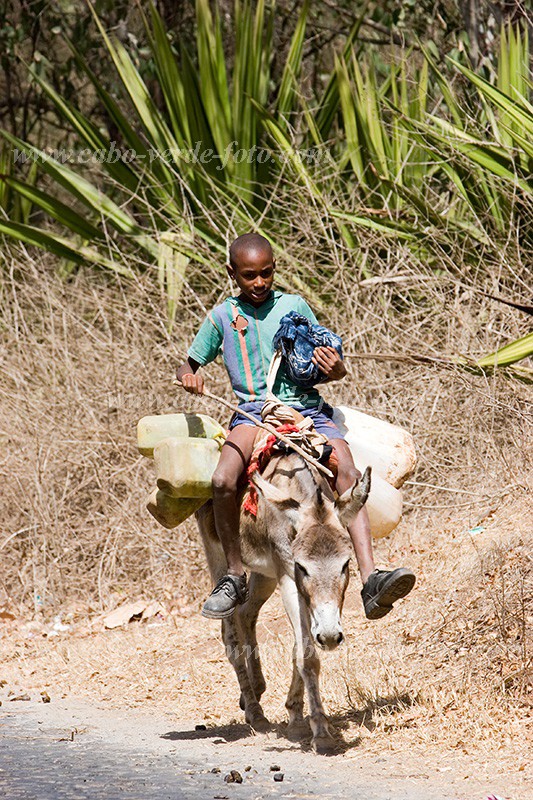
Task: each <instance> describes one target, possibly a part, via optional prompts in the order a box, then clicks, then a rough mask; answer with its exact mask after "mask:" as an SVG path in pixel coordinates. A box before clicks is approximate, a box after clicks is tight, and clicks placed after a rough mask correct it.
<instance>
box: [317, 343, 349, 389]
mask: <svg viewBox="0 0 533 800" xmlns="http://www.w3.org/2000/svg"><path fill="white" fill-rule="evenodd" d="M311 360H312V362H313V364H316V365H317V366H319V367H320V369H321V370H322V372H323V373H324V374H325V375H326V378H325V380H323V381H321V383H330V382H331V381H340V380H341V378H344V376H345V375H346V374H347V373H348V370H347V369H346V366H345V364H344V361H343V360H342V358H341V357H340V355H339V354H338V353H337V351H336V350H335V348H334V347H317V348H315V351H314V353H313V358H312V359H311Z"/></svg>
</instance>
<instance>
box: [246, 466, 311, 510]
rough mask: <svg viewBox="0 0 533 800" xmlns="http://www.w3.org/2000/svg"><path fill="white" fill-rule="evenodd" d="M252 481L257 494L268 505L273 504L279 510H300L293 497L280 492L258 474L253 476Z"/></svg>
mask: <svg viewBox="0 0 533 800" xmlns="http://www.w3.org/2000/svg"><path fill="white" fill-rule="evenodd" d="M252 481H253V483H254V485H255V488H256V489H257V491H258V492H259V494H262V495H263V497H264V498H265V500H268V502H269V503H274V504H275V505H276V506H277V507H278V508H279V509H280V510H282V511H285V510H288V509H297V508H300V503H299V502H298V501H297V500H295V499H294V497H291V496H290V495H288V494H286V493H285V492H282V491H281V489H278V488H277V486H273V485H272V484H271V483H269V482H268V481H266V480H265V479H264V478H263V476H262V475H260V474H259V473H258V472H255V473H254V474H253V476H252Z"/></svg>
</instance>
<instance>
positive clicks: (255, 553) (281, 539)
mask: <svg viewBox="0 0 533 800" xmlns="http://www.w3.org/2000/svg"><path fill="white" fill-rule="evenodd" d="M254 483H255V486H256V488H257V492H258V509H257V516H256V517H253V516H252V515H251V514H249V513H247V512H244V511H243V512H242V514H241V527H240V536H241V549H242V555H243V562H244V564H245V566H246V569H247V570H248V571H249V573H250V579H249V595H248V599H247V601H246V603H244V604H243V605H241V606H239V607H238V608H237V610H236V611H235V613H234V614H233V615H232V616H231V617H228V618H226V619H224V620H222V637H223V640H224V645H225V648H226V654H227V655H228V658H229V660H230V662H231V664H232V666H233V668H234V670H235V672H236V674H237V679H238V681H239V686H240V690H241V700H240V704H241V708H242V709H243V711H244V713H245V719H246V722H248V723H249V724H250V725H251V726H252V727H253V728H254V729H255V730H258V731H265V730H268V728H269V727H270V724H269V722H268V720H267V719H266V717H265V715H264V713H263V709H262V708H261V705H260V700H261V695H262V694H263V692H264V691H265V679H264V677H263V672H262V670H261V662H260V658H259V650H258V645H257V638H256V630H255V628H256V622H257V616H258V614H259V611H260V609H261V607H262V606H263V604H264V603H265V602H266V601H267V600H268V598H269V597H270V596H271V594H272V593H273V591H274V589H275V588H276V586H277V585H278V584H279V586H280V590H281V595H282V599H283V604H284V606H285V610H286V612H287V615H288V617H289V620H290V622H291V624H292V627H293V630H294V637H295V644H294V649H293V670H292V680H291V684H290V688H289V694H288V697H287V701H286V704H285V706H286V708H287V710H288V713H289V735H290V736H291V738H299V737H301V736H304V735H305V733H306V732H307V730H308V728H307V725H306V723H305V720H304V715H303V702H304V688H305V690H306V691H307V698H308V705H309V721H310V724H311V731H312V735H313V737H312V744H313V747H314V749H315V750H316V751H317V752H328V751H331V750H332V749H334V748H335V741H334V738H333V735H332V732H331V730H330V726H329V724H328V719H327V717H326V714H325V712H324V708H323V705H322V700H321V698H320V690H319V671H320V662H319V660H318V657H317V654H316V647H315V645H318V646H319V647H320V648H321V649H322V650H334V649H335V648H336V647H337V646H338V645H339V644H340V643H341V642H342V641H343V639H344V634H343V632H342V622H341V612H342V606H343V602H344V595H345V592H346V587H347V586H348V580H349V562H350V557H351V555H352V553H353V550H352V544H351V542H350V538H349V535H348V532H347V530H346V526H347V524H348V523H349V522H350V521H351V520H352V519H353V518H354V517H355V516H356V515H357V513H358V512H359V510H360V509H361V508H362V506H363V505H364V503H365V502H366V499H367V497H368V493H369V491H370V468H367V469H366V471H365V473H364V475H363V477H362V479H361V480H360V481H356V483H355V484H354V486H353V487H352V488H350V489H348V490H347V491H346V492H345V493H344V494H343V495H341V497H339V498H338V499H337V500H335V498H334V495H333V492H332V490H331V488H330V486H329V484H328V482H327V480H326V479H325V478H324V476H323V475H322V474H321V473H320V472H319V471H318V470H317V469H316V468H314V467H313V466H311V465H309V463H307V462H306V461H305V460H304V459H302V458H301V456H299V455H297V454H296V453H294V452H289V453H288V454H283V455H279V456H275V457H274V458H272V460H271V461H270V462H269V464H268V465H267V468H266V470H265V473H264V475H263V476H261V475H259V474H258V473H255V475H254ZM196 516H197V520H198V524H199V528H200V533H201V535H202V539H203V543H204V547H205V551H206V556H207V561H208V564H209V569H210V572H211V577H212V579H213V581H214V582H216V581H217V580H218V579H219V578H220V577H221V576H222V575H224V574H225V572H226V569H227V566H226V561H225V557H224V553H223V551H222V547H221V545H220V542H219V540H218V537H217V535H216V532H215V526H214V519H213V511H212V504H211V503H210V502H209V503H207V504H206V505H205V506H203V507H202V508H201V509H200V510H199V511H198V512H197V514H196Z"/></svg>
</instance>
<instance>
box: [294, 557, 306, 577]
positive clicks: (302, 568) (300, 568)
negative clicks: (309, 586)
mask: <svg viewBox="0 0 533 800" xmlns="http://www.w3.org/2000/svg"><path fill="white" fill-rule="evenodd" d="M294 566H295V567H296V569H298V570H300V572H301V573H302V575H303V576H304V578H308V577H309V573H308V571H307V570H306V568H305V567H302V565H301V564H300V563H299V562H298V561H296V562H295V564H294Z"/></svg>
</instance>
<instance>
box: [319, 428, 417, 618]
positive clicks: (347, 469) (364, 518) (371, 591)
mask: <svg viewBox="0 0 533 800" xmlns="http://www.w3.org/2000/svg"><path fill="white" fill-rule="evenodd" d="M329 444H330V445H332V447H334V448H335V452H336V453H337V456H338V459H339V466H338V477H337V491H338V493H339V494H342V493H343V492H345V491H346V490H347V489H349V488H350V486H353V484H354V483H355V481H356V479H357V480H358V479H359V478H360V477H361V473H360V472H359V470H358V469H357V468H356V466H355V464H354V462H353V457H352V454H351V451H350V448H349V446H348V443H347V442H345V441H344V439H331V440H330V442H329ZM348 533H349V534H350V538H351V540H352V543H353V547H354V550H355V556H356V558H357V564H358V566H359V572H360V573H361V580H362V581H363V589H362V591H361V597H362V598H363V605H364V607H365V614H366V616H367V618H368V619H381V617H384V616H385V614H388V613H389V611H392V604H393V603H394V602H396V600H399V599H400V598H401V597H405V595H406V594H409V592H410V591H411V589H412V588H413V586H414V585H415V580H416V578H415V576H414V574H413V573H412V572H411V571H410V570H409V569H406V568H405V567H399V568H398V569H394V570H392V571H390V572H389V571H388V570H381V569H375V568H374V556H373V552H372V537H371V535H370V523H369V520H368V512H367V510H366V508H365V507H364V506H363V508H362V509H361V511H360V512H359V514H358V515H357V517H356V518H355V520H354V521H353V522H351V523H350V524H349V525H348Z"/></svg>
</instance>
